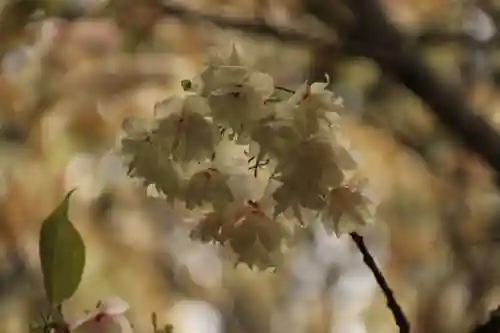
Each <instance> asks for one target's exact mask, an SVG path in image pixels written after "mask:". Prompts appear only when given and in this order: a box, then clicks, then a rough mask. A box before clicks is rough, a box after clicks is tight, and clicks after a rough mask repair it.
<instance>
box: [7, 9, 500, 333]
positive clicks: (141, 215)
mask: <svg viewBox="0 0 500 333" xmlns="http://www.w3.org/2000/svg"><path fill="white" fill-rule="evenodd" d="M176 3H177V4H180V5H183V6H185V7H186V8H189V9H191V10H194V11H197V12H204V13H212V14H214V15H230V16H231V17H240V18H244V19H252V18H254V19H258V20H262V19H265V20H266V21H269V22H277V23H279V24H281V25H288V26H305V27H309V28H310V27H313V28H314V27H315V25H314V24H315V23H314V19H313V18H311V17H309V16H308V15H307V13H305V11H304V9H303V7H302V6H301V3H300V1H299V0H270V1H262V0H233V1H228V0H189V1H188V0H179V1H176ZM382 5H383V6H384V8H385V10H386V13H387V15H388V16H389V17H390V19H391V20H392V21H393V22H394V24H395V25H397V27H398V28H399V29H401V31H403V32H404V33H405V34H406V35H407V38H408V40H409V41H411V42H415V43H418V45H419V50H420V52H421V56H422V57H423V58H424V59H425V60H426V62H427V63H428V64H429V66H431V67H432V69H433V70H434V72H435V73H436V75H438V76H439V77H442V78H443V80H447V82H450V83H454V84H457V83H458V84H460V85H461V87H463V89H462V95H461V96H460V98H464V99H466V100H467V101H468V102H469V103H471V105H473V106H474V109H475V110H476V111H477V112H478V114H481V115H482V116H484V117H485V118H486V119H488V121H489V122H490V123H491V124H492V126H496V127H497V128H498V129H499V130H500V93H499V89H500V61H499V59H500V57H499V55H500V54H499V51H500V38H499V35H498V34H499V32H498V31H497V24H500V1H495V0H490V1H458V0H382ZM160 8H161V1H157V0H141V1H139V0H121V1H118V0H27V1H26V0H2V1H0V61H1V67H0V332H6V333H7V332H8V333H18V332H19V333H20V332H23V333H24V332H27V331H28V324H29V322H30V320H32V319H34V318H36V316H37V315H38V313H39V311H41V310H43V309H44V307H45V306H46V304H45V301H44V297H43V289H42V284H41V272H40V265H39V261H38V253H37V251H38V232H39V229H40V226H41V223H42V221H43V219H44V218H45V217H46V216H47V214H49V213H50V212H51V211H52V210H53V208H54V207H55V206H56V205H57V203H58V202H59V201H60V200H61V199H62V197H63V195H64V194H65V193H66V192H67V191H68V190H69V189H72V188H74V187H78V188H79V190H78V191H77V192H76V193H75V195H74V196H73V199H72V202H71V210H70V218H71V219H72V221H73V222H74V224H75V225H76V227H77V228H78V230H79V231H80V232H81V233H82V235H83V237H84V240H85V242H86V244H87V258H88V259H87V265H86V268H85V273H84V277H83V282H82V285H81V287H80V289H79V290H78V292H77V294H76V295H75V296H74V297H73V298H72V299H71V300H70V301H69V302H68V304H66V306H65V309H64V310H65V313H66V315H67V317H68V318H69V319H70V320H71V319H72V318H76V317H78V316H79V315H80V314H82V313H83V311H84V310H86V309H91V308H93V307H94V306H95V304H96V302H97V301H98V300H100V299H103V298H106V297H107V296H112V295H117V296H120V297H122V298H123V299H125V300H126V301H127V302H128V303H129V304H130V306H131V310H130V313H129V316H130V319H131V320H132V322H133V323H134V326H135V331H136V332H141V333H142V332H151V331H152V326H151V313H152V312H156V313H157V315H158V320H159V323H160V324H172V325H173V326H174V331H175V332H176V333H219V332H220V333H222V332H227V333H275V332H277V333H282V332H283V333H284V332H297V333H299V332H311V333H326V332H332V333H357V332H360V333H361V332H370V333H377V332H397V326H396V325H395V324H394V322H393V319H392V315H391V313H390V312H389V310H388V309H387V307H386V305H385V303H386V302H385V299H384V297H383V295H382V294H381V292H380V291H379V289H378V286H377V285H376V283H375V281H374V280H373V276H372V274H371V272H370V271H369V270H368V269H367V268H366V267H365V266H364V264H363V262H362V260H361V257H360V255H359V253H358V252H357V250H356V249H355V246H354V245H353V244H352V242H351V240H350V239H349V237H348V236H344V237H341V238H337V237H336V236H328V235H327V234H326V233H325V231H324V230H323V229H322V226H321V223H319V222H320V221H313V222H311V226H310V228H309V229H308V230H307V232H305V233H304V237H303V239H301V240H300V242H299V245H297V247H296V248H295V249H294V250H293V251H292V253H290V254H289V255H288V256H287V259H286V264H285V267H284V268H283V269H281V270H279V271H278V272H277V273H271V272H258V271H252V270H250V269H248V268H247V267H244V266H238V268H236V269H235V268H234V267H233V264H232V263H231V262H229V261H228V260H225V259H224V258H222V257H220V256H219V255H218V252H217V251H216V249H215V248H214V247H213V246H212V245H210V244H201V243H198V242H196V241H192V240H190V239H189V237H188V234H189V230H190V228H191V227H192V226H193V223H194V222H195V220H196V218H197V216H196V215H195V214H194V213H190V212H187V211H183V210H179V209H173V208H171V207H169V206H168V205H167V204H166V203H165V202H163V201H162V200H161V199H158V198H154V197H150V196H147V195H146V193H144V192H141V191H138V190H137V188H136V187H135V186H133V182H132V181H131V180H130V179H129V178H128V177H127V176H126V170H124V168H123V167H122V165H121V162H120V158H119V154H117V153H116V147H117V144H118V143H119V136H120V132H121V123H122V121H123V120H124V119H125V118H126V117H129V116H133V115H151V114H152V112H153V106H154V104H155V103H157V102H158V101H160V100H162V99H164V98H166V97H168V96H169V95H170V94H172V93H176V92H179V91H181V90H182V87H181V85H180V80H182V79H190V78H192V77H193V76H195V75H197V74H198V73H199V72H200V70H201V69H202V68H203V61H204V58H205V56H206V54H207V51H208V50H209V49H211V48H213V47H219V48H227V47H228V46H230V44H229V43H230V42H237V43H239V44H240V45H242V48H243V50H244V51H245V54H246V56H247V57H248V58H249V59H252V61H253V62H254V65H255V67H256V68H258V69H260V70H263V71H267V72H269V73H270V74H271V75H273V76H274V77H275V79H276V84H277V85H280V86H284V87H287V88H290V89H294V88H296V87H297V86H299V85H300V84H301V83H302V82H303V81H304V80H306V79H320V80H321V79H323V77H324V73H325V72H328V73H329V74H330V78H331V81H332V88H333V89H334V91H335V92H337V93H338V94H340V95H341V96H342V97H343V98H344V101H345V105H346V117H347V119H349V124H348V128H347V129H346V130H347V132H348V133H349V136H350V138H351V140H352V145H353V148H354V149H357V150H358V151H359V155H360V157H361V161H360V163H361V169H362V172H363V173H364V174H365V175H366V176H367V177H368V178H369V180H370V183H371V186H372V187H373V190H374V191H375V192H376V193H377V195H378V196H379V197H380V199H381V202H382V203H381V206H380V208H379V220H378V221H377V223H376V224H374V225H373V226H368V227H366V228H365V229H364V230H362V232H361V233H362V234H363V235H364V236H365V239H366V242H367V244H368V247H369V249H370V251H371V252H372V254H373V255H374V256H375V257H376V260H377V261H378V263H379V264H380V266H381V267H382V270H383V271H384V273H385V276H386V278H387V279H388V280H389V283H390V285H391V287H392V288H393V289H394V291H395V294H396V297H397V299H398V301H399V302H400V304H401V305H402V307H403V309H404V310H405V312H406V314H407V316H408V317H409V319H410V322H411V324H412V331H413V332H429V333H430V332H440V333H441V332H443V333H444V332H457V333H458V332H468V331H470V330H471V327H473V325H474V324H475V323H476V322H478V321H484V320H485V319H486V318H487V315H488V312H489V311H491V310H492V309H494V308H496V307H497V306H498V305H499V304H500V289H499V286H500V283H499V282H500V265H498V264H497V262H498V260H499V259H500V196H499V195H498V192H497V189H496V187H495V184H494V179H493V177H492V172H491V171H490V170H489V169H488V167H487V166H485V165H483V164H482V163H481V161H480V160H479V159H478V158H477V157H476V156H474V154H471V153H469V152H467V151H465V150H463V149H462V148H461V147H460V145H458V144H457V143H456V142H455V141H454V140H453V139H452V138H451V137H450V136H449V134H448V133H447V131H446V130H444V129H443V128H442V127H441V126H440V124H438V123H437V122H436V119H435V118H434V117H433V116H432V114H431V113H430V112H429V110H428V109H427V106H426V105H425V104H424V103H423V102H422V101H421V100H419V99H418V98H417V97H415V96H414V95H412V94H411V93H410V92H408V91H407V90H406V89H405V88H404V87H402V86H400V85H398V84H397V83H395V82H394V81H393V80H392V79H391V78H389V77H385V76H383V75H381V72H380V71H379V69H378V68H377V66H376V65H375V64H374V63H373V62H371V61H370V60H369V59H362V58H352V57H348V56H346V55H344V54H342V53H341V52H339V53H335V54H332V53H331V52H329V51H328V50H322V49H321V48H307V47H305V46H303V45H302V46H300V45H294V44H292V43H283V42H279V41H275V40H273V39H270V38H269V39H268V38H263V37H256V36H252V35H248V34H245V33H243V32H238V31H233V30H222V29H219V28H217V27H215V26H214V25H212V24H210V23H209V22H198V23H193V22H190V23H189V24H188V23H186V22H184V21H183V20H181V19H178V18H176V17H173V16H168V15H165V14H164V13H163V12H162V11H161V9H160ZM378 51H380V52H388V53H390V52H391V50H390V49H385V50H384V49H381V50H378Z"/></svg>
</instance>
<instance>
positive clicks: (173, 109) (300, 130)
mask: <svg viewBox="0 0 500 333" xmlns="http://www.w3.org/2000/svg"><path fill="white" fill-rule="evenodd" d="M181 84H182V86H183V88H184V90H185V93H184V95H183V96H175V97H171V98H169V99H167V100H165V101H162V102H160V103H158V104H157V106H156V109H155V118H154V119H152V120H139V119H134V120H128V121H127V122H126V124H125V125H126V126H125V127H124V128H125V132H126V136H125V137H124V138H123V140H122V152H123V155H124V156H125V161H126V164H127V166H128V169H129V173H130V174H131V175H132V176H134V177H138V178H140V179H142V180H143V182H144V184H145V185H146V186H150V185H153V186H155V187H156V189H157V190H158V191H159V192H160V193H162V194H164V195H165V196H166V198H167V199H168V200H169V201H170V202H174V201H182V202H185V204H186V206H187V207H188V208H190V209H194V208H205V209H206V208H208V209H210V212H209V213H208V214H207V216H206V218H205V219H203V220H202V221H200V222H199V225H198V226H197V227H196V228H195V230H193V232H192V235H193V237H197V238H199V239H201V240H202V241H213V242H218V243H220V244H223V245H226V244H229V246H230V247H231V249H232V250H233V251H234V252H235V253H236V254H237V256H238V260H239V261H241V262H245V263H248V264H249V265H257V266H258V267H262V268H266V267H269V266H276V265H277V261H279V258H280V254H281V251H282V247H283V240H284V239H285V238H286V235H287V234H288V232H287V230H285V227H284V225H283V224H282V223H280V222H279V221H278V220H279V218H282V217H285V218H289V217H293V218H294V219H295V220H296V221H298V223H300V224H301V225H307V222H308V220H309V219H308V218H306V217H307V216H311V213H312V214H315V215H316V216H318V215H320V216H322V220H323V221H324V222H325V226H326V229H327V230H330V231H332V232H335V233H336V234H337V235H339V234H341V233H344V232H350V231H353V230H355V229H356V228H358V227H359V226H362V225H364V224H366V223H368V222H370V220H371V219H372V218H373V214H374V211H373V209H372V208H373V207H372V206H373V204H374V203H373V202H371V201H370V200H368V198H367V197H366V196H365V195H364V185H365V181H364V179H362V178H361V177H360V176H359V175H358V173H357V162H356V159H355V158H354V156H353V154H352V150H351V149H350V147H349V142H348V140H346V138H345V137H344V136H343V135H342V118H341V116H340V112H341V111H342V108H343V105H342V100H341V98H339V97H338V96H336V95H335V94H334V93H333V92H331V91H329V90H328V89H327V86H328V84H329V82H328V77H327V80H326V82H315V83H312V84H309V83H308V82H305V83H303V84H302V85H301V86H300V87H299V88H298V89H297V90H296V91H290V92H289V94H290V96H288V98H286V99H283V98H280V97H279V96H283V92H282V91H278V90H279V89H277V88H276V87H275V86H274V82H273V78H272V77H271V76H270V75H268V74H266V73H262V72H259V71H256V70H253V69H251V68H249V66H246V65H245V62H244V60H243V58H242V56H241V53H240V52H239V51H238V49H237V47H236V46H233V48H232V52H231V53H230V55H229V56H228V57H223V56H217V57H213V59H211V61H210V62H209V64H208V65H207V67H206V69H205V70H204V71H203V72H202V73H201V75H200V76H199V77H197V78H194V79H193V80H184V81H182V83H181ZM221 147H224V149H221ZM231 147H244V152H245V155H246V161H245V163H244V164H245V167H244V168H243V169H242V168H241V163H235V164H234V168H231V163H228V162H227V161H228V158H227V155H230V154H231V152H232V148H231ZM225 155H226V156H225ZM221 161H225V162H221ZM240 161H241V158H240ZM242 174H247V175H251V176H252V177H255V181H256V182H261V183H262V182H266V183H267V182H269V184H271V182H273V184H274V185H273V186H268V187H267V190H266V191H265V193H261V197H255V193H248V195H246V197H245V193H244V194H243V196H242V195H241V193H242V190H241V188H238V186H240V184H239V183H240V182H239V181H234V179H235V177H241V176H242ZM238 179H239V178H238ZM232 180H233V181H232ZM240 187H241V186H240ZM236 193H238V195H236ZM312 216H314V215H312Z"/></svg>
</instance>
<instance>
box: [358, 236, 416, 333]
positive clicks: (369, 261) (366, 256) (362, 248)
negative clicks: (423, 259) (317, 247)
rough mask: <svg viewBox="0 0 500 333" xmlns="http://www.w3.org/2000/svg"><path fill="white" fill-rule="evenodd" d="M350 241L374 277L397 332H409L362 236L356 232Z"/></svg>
mask: <svg viewBox="0 0 500 333" xmlns="http://www.w3.org/2000/svg"><path fill="white" fill-rule="evenodd" d="M350 235H351V239H352V240H353V241H354V243H355V244H356V246H357V247H358V249H359V252H361V254H362V255H363V261H364V263H365V264H366V266H368V268H369V269H370V270H371V271H372V273H373V276H374V277H375V280H376V281H377V284H378V285H379V287H380V289H381V290H382V292H383V293H384V296H385V299H386V300H387V307H388V308H389V309H390V310H391V312H392V315H393V316H394V321H395V322H396V325H397V326H398V327H399V332H400V333H409V332H410V323H409V321H408V319H407V318H406V315H405V314H404V312H403V309H402V308H401V306H400V305H399V303H398V302H397V301H396V298H395V297H394V293H393V291H392V289H391V287H389V284H388V283H387V280H386V279H385V277H384V275H383V274H382V272H381V271H380V269H379V268H378V266H377V263H376V262H375V259H373V256H372V255H371V254H370V251H369V250H368V248H367V247H366V244H365V241H364V239H363V236H361V235H360V234H358V233H356V232H352V233H350Z"/></svg>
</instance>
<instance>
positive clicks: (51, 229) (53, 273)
mask: <svg viewBox="0 0 500 333" xmlns="http://www.w3.org/2000/svg"><path fill="white" fill-rule="evenodd" d="M74 191H75V190H74V189H73V190H71V191H70V192H68V194H66V196H65V198H64V199H63V201H62V202H61V203H60V204H59V206H58V207H57V208H56V209H55V210H54V211H53V212H52V213H51V214H50V215H49V216H48V217H47V218H46V219H45V220H44V221H43V224H42V229H41V230H40V241H39V255H40V261H41V265H42V273H43V282H44V287H45V293H46V294H47V297H48V299H49V301H50V303H51V304H52V305H57V304H60V303H61V302H62V301H64V300H66V299H68V298H70V297H71V296H73V294H74V293H75V291H76V290H77V288H78V285H79V284H80V281H81V279H82V274H83V269H84V267H85V244H84V243H83V239H82V237H81V236H80V233H79V232H78V230H76V228H75V227H74V226H73V224H72V223H71V221H70V220H69V219H68V209H69V199H70V197H71V195H72V194H73V193H74Z"/></svg>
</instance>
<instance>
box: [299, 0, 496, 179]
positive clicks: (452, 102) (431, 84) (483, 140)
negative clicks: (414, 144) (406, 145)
mask: <svg viewBox="0 0 500 333" xmlns="http://www.w3.org/2000/svg"><path fill="white" fill-rule="evenodd" d="M307 2H308V5H309V6H308V7H309V10H310V12H311V13H312V14H313V15H315V16H316V17H317V18H318V19H320V20H321V21H323V22H324V23H326V24H327V25H329V26H330V27H335V25H336V22H334V20H333V19H332V18H331V17H330V15H329V8H330V7H329V6H330V5H331V4H330V3H331V1H327V0H307ZM345 3H346V5H347V6H348V7H349V8H350V10H351V11H352V12H353V13H355V16H356V19H357V24H355V25H354V26H353V27H352V28H351V29H350V30H349V31H347V32H346V35H345V36H343V38H345V39H346V40H351V41H352V40H355V41H358V42H359V43H360V44H363V45H364V47H362V48H352V47H350V45H349V44H346V45H345V46H344V51H347V52H349V53H351V54H354V55H358V56H363V57H367V58H370V59H372V60H373V61H375V62H376V63H377V64H378V65H379V67H380V68H381V69H382V71H383V72H384V73H385V74H386V75H389V76H393V77H395V78H396V79H397V80H398V81H399V82H400V83H401V84H403V85H404V86H406V87H407V88H408V89H409V90H410V91H412V92H413V93H415V94H416V95H417V96H419V97H420V98H421V99H422V100H423V101H424V102H425V103H426V104H427V105H428V106H430V107H431V111H432V112H433V113H434V115H435V116H436V117H437V118H438V119H439V120H440V122H441V123H442V124H443V125H445V126H446V127H447V129H448V130H449V131H450V132H451V133H452V134H453V135H455V137H456V138H457V139H458V140H460V141H461V142H462V143H463V144H464V145H465V146H466V147H467V148H468V149H470V150H471V151H473V152H475V153H477V154H478V155H480V156H481V157H482V158H483V159H484V160H485V161H486V162H487V163H488V164H489V165H490V166H491V167H492V168H493V169H494V170H495V171H496V172H497V173H500V136H499V135H498V133H497V132H496V131H495V130H494V129H493V128H492V127H491V126H490V125H489V124H488V123H487V122H486V120H484V119H483V118H481V117H479V116H477V115H475V114H474V112H473V110H472V108H471V107H470V106H469V105H468V103H467V101H466V100H465V99H464V98H463V97H462V91H461V90H460V88H459V87H454V86H452V85H450V84H447V83H445V82H441V80H439V78H437V77H436V75H434V73H433V72H432V71H431V69H430V68H428V67H427V66H426V65H425V64H424V62H423V60H422V59H421V58H420V57H419V56H418V49H417V47H416V44H415V43H411V42H408V41H407V40H406V39H405V38H404V36H403V35H402V34H401V33H400V32H399V31H398V30H397V29H396V28H395V27H394V26H393V25H392V24H391V23H390V22H389V21H388V19H387V18H386V17H385V14H384V12H383V10H382V8H380V6H379V4H378V2H377V1H376V0H349V1H345ZM380 48H382V49H388V50H391V53H392V55H391V56H388V55H387V54H386V53H384V52H376V51H375V52H374V51H373V50H378V49H380Z"/></svg>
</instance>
